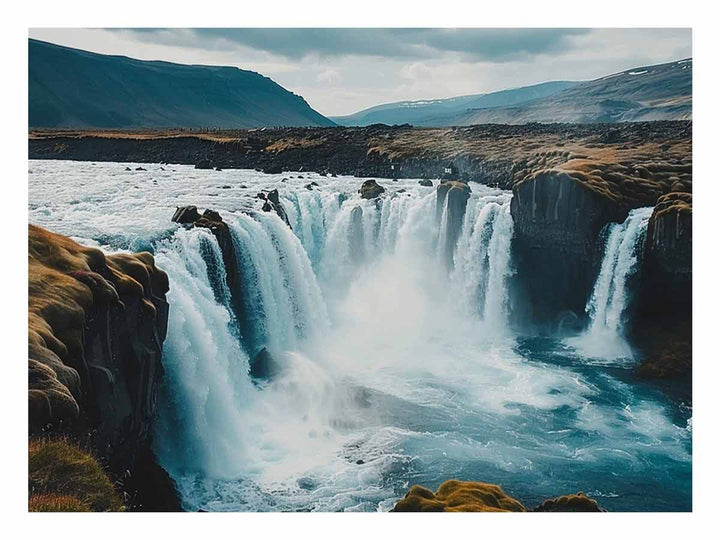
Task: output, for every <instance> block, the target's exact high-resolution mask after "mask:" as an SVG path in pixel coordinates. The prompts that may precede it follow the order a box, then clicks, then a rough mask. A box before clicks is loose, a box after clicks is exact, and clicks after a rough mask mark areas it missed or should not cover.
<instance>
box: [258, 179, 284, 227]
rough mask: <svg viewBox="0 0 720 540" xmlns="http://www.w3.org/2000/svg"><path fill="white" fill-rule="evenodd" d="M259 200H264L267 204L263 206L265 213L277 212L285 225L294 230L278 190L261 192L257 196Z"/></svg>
mask: <svg viewBox="0 0 720 540" xmlns="http://www.w3.org/2000/svg"><path fill="white" fill-rule="evenodd" d="M257 196H258V199H262V200H264V201H265V204H263V207H262V209H263V212H275V213H276V214H277V215H278V217H280V219H282V220H283V221H284V222H285V224H286V225H287V226H288V227H290V228H291V229H292V225H290V219H288V215H287V212H286V211H285V207H284V206H283V205H282V203H281V202H280V194H279V193H278V190H277V189H273V190H272V191H268V192H267V193H265V192H262V191H261V192H260V193H258V194H257Z"/></svg>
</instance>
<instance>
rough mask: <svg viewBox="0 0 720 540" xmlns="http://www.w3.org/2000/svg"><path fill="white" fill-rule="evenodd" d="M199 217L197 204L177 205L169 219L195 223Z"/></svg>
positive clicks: (176, 221)
mask: <svg viewBox="0 0 720 540" xmlns="http://www.w3.org/2000/svg"><path fill="white" fill-rule="evenodd" d="M198 219H200V214H199V213H198V209H197V206H179V207H178V208H177V209H176V210H175V213H174V214H173V216H172V218H171V221H172V222H174V223H180V224H191V223H195V222H196V221H197V220H198Z"/></svg>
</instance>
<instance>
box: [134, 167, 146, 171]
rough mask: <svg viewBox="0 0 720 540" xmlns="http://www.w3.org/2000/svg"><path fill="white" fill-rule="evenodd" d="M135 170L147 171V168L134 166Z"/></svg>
mask: <svg viewBox="0 0 720 540" xmlns="http://www.w3.org/2000/svg"><path fill="white" fill-rule="evenodd" d="M135 170H136V171H147V169H146V168H144V167H135Z"/></svg>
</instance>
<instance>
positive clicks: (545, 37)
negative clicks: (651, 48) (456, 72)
mask: <svg viewBox="0 0 720 540" xmlns="http://www.w3.org/2000/svg"><path fill="white" fill-rule="evenodd" d="M118 31H119V32H124V33H129V34H132V35H134V37H135V38H136V39H138V40H141V41H144V42H147V43H157V44H163V45H172V46H178V47H193V48H199V49H205V50H215V51H217V50H227V49H231V48H233V47H238V46H242V47H249V48H251V49H255V50H261V51H265V52H267V53H270V54H274V55H277V56H282V57H285V58H290V59H299V58H304V57H307V56H311V55H318V56H324V57H332V56H348V55H359V56H376V57H385V58H398V59H400V58H404V59H413V58H423V59H430V58H438V57H440V56H442V55H444V54H446V53H458V54H460V55H461V56H463V57H466V58H473V59H474V60H478V61H487V62H503V61H509V60H518V59H525V58H531V57H533V56H537V55H540V54H548V53H553V52H557V51H559V50H564V49H568V48H572V40H571V39H570V38H571V37H573V36H577V35H582V34H587V33H588V32H590V30H589V29H577V28H523V29H512V28H474V29H470V28H462V29H450V28H442V29H440V28H433V29H428V28H198V29H162V28H142V29H122V30H118Z"/></svg>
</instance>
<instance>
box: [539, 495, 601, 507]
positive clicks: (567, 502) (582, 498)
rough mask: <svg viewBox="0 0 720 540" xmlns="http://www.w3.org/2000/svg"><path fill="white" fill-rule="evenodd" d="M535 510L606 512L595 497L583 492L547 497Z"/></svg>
mask: <svg viewBox="0 0 720 540" xmlns="http://www.w3.org/2000/svg"><path fill="white" fill-rule="evenodd" d="M533 512H604V510H603V509H602V508H600V506H599V505H598V503H597V501H596V500H595V499H590V498H589V497H588V496H587V495H585V494H584V493H583V492H579V493H578V494H577V495H563V496H561V497H556V498H554V499H547V500H545V501H543V503H542V504H541V505H540V506H538V507H537V508H535V510H533Z"/></svg>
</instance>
